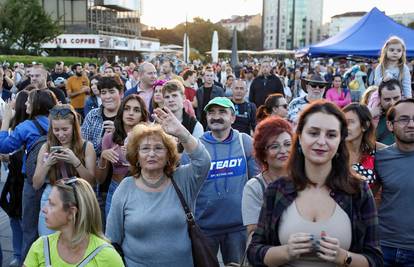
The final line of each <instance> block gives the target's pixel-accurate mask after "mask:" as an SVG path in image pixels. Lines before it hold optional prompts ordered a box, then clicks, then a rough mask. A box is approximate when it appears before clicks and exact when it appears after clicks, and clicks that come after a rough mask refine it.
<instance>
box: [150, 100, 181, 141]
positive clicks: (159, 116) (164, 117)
mask: <svg viewBox="0 0 414 267" xmlns="http://www.w3.org/2000/svg"><path fill="white" fill-rule="evenodd" d="M153 118H154V119H155V121H156V122H157V123H159V124H161V126H162V129H163V130H164V131H165V132H166V133H167V134H170V135H173V136H175V137H178V138H179V139H180V138H182V137H183V136H186V134H187V129H185V127H184V126H183V125H182V124H181V122H180V121H178V119H177V118H176V117H175V115H174V113H172V112H171V110H170V109H169V108H167V107H164V108H162V109H161V108H157V109H155V110H154V114H153Z"/></svg>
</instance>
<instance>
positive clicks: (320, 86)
mask: <svg viewBox="0 0 414 267" xmlns="http://www.w3.org/2000/svg"><path fill="white" fill-rule="evenodd" d="M309 85H310V86H311V87H313V88H316V87H318V88H325V85H324V84H321V83H309Z"/></svg>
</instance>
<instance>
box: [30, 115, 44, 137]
mask: <svg viewBox="0 0 414 267" xmlns="http://www.w3.org/2000/svg"><path fill="white" fill-rule="evenodd" d="M32 122H33V123H34V125H35V126H36V128H37V129H38V130H39V133H40V135H46V134H47V132H46V131H45V129H43V128H42V126H41V125H40V123H39V122H38V121H37V120H36V119H33V120H32Z"/></svg>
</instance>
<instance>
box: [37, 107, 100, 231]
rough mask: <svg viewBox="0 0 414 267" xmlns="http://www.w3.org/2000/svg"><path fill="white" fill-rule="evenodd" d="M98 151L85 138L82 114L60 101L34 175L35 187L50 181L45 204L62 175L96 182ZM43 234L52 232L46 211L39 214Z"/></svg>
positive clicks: (54, 112)
mask: <svg viewBox="0 0 414 267" xmlns="http://www.w3.org/2000/svg"><path fill="white" fill-rule="evenodd" d="M95 161H96V154H95V150H94V149H93V145H92V143H90V142H87V141H85V140H83V139H82V136H81V132H80V124H79V117H78V115H77V113H76V112H75V110H74V109H73V107H72V106H71V105H69V104H62V105H56V106H55V107H53V108H52V109H51V110H50V111H49V131H48V135H47V142H46V143H44V144H43V145H42V147H41V148H40V150H39V154H38V157H37V164H36V170H35V173H34V176H33V187H34V188H35V189H40V188H42V187H43V185H44V184H46V187H45V189H44V191H43V194H42V199H41V204H40V206H41V208H43V207H44V206H45V205H46V203H47V201H48V197H49V194H50V192H51V190H52V185H54V184H55V183H56V181H58V180H59V179H62V178H68V177H72V176H76V175H78V176H81V177H84V178H85V179H86V180H87V181H88V182H89V183H91V184H94V183H95V177H94V176H95V164H96V163H95ZM38 227H39V235H46V234H50V233H52V232H53V231H51V230H50V229H48V228H47V224H46V221H45V215H44V213H43V212H40V214H39V226H38Z"/></svg>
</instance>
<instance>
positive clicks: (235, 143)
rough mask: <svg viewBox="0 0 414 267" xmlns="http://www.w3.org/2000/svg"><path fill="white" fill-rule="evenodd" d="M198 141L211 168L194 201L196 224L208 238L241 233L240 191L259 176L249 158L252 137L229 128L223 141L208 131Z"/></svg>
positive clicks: (256, 168) (241, 192) (250, 155)
mask: <svg viewBox="0 0 414 267" xmlns="http://www.w3.org/2000/svg"><path fill="white" fill-rule="evenodd" d="M239 135H241V137H242V140H243V147H244V151H245V155H244V154H243V148H242V146H241V144H240V137H239ZM200 140H201V142H202V143H203V144H204V146H205V147H206V149H207V151H208V152H209V154H210V157H211V166H210V171H209V173H208V175H207V179H206V180H205V181H204V184H203V186H202V188H201V190H200V192H199V194H198V197H197V200H196V207H195V217H196V220H197V223H198V225H199V226H200V228H201V229H202V230H203V232H204V233H205V234H206V235H207V236H213V235H219V234H223V233H231V232H236V231H242V230H244V229H245V227H244V226H243V220H242V215H241V201H242V195H243V188H244V185H245V184H246V182H247V180H248V179H249V178H251V177H253V176H255V175H257V174H258V173H259V168H258V166H257V164H256V161H255V160H254V158H253V156H252V149H253V145H252V138H251V137H250V136H248V135H247V134H244V133H240V132H238V131H237V130H234V129H232V130H231V133H230V135H229V137H228V138H227V139H226V140H224V141H222V142H221V141H217V140H216V139H215V138H214V137H213V136H212V134H211V132H206V133H204V135H203V136H202V137H200Z"/></svg>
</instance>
